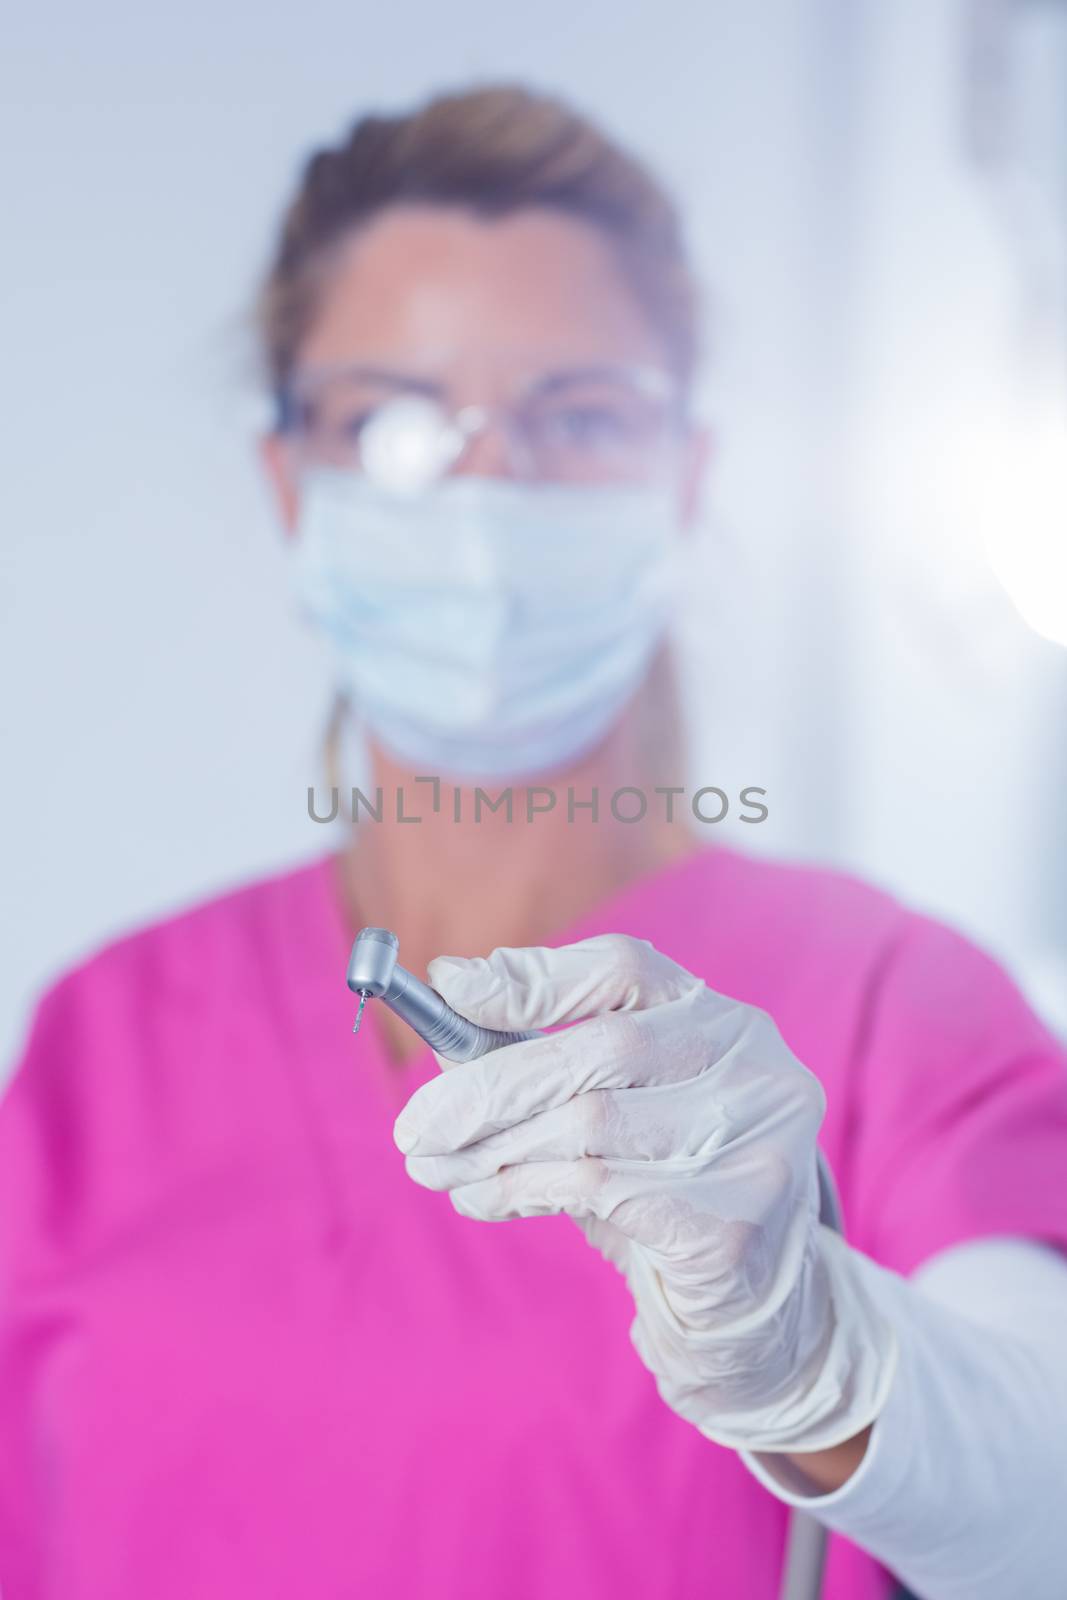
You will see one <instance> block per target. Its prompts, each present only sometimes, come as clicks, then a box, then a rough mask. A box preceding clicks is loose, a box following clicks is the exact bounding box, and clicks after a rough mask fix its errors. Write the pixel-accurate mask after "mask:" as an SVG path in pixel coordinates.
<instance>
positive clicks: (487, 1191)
mask: <svg viewBox="0 0 1067 1600" xmlns="http://www.w3.org/2000/svg"><path fill="white" fill-rule="evenodd" d="M428 972H429V979H430V982H431V983H432V984H433V985H434V987H435V988H436V989H438V990H439V992H440V993H441V994H442V995H444V997H445V999H446V1000H447V1001H448V1002H449V1004H450V1005H452V1006H453V1007H454V1008H455V1009H456V1010H457V1011H459V1012H461V1013H462V1015H464V1016H466V1017H470V1018H471V1019H472V1020H473V1021H475V1022H479V1023H482V1024H483V1025H484V1026H487V1027H491V1028H539V1027H550V1026H552V1025H553V1024H555V1023H561V1022H576V1023H577V1025H576V1026H575V1027H573V1028H567V1029H564V1030H561V1031H559V1032H557V1033H554V1034H549V1035H548V1036H546V1037H545V1038H544V1039H535V1040H528V1041H524V1042H522V1043H520V1044H514V1045H509V1046H506V1047H504V1048H503V1049H500V1050H497V1051H495V1052H493V1053H492V1054H490V1055H487V1056H483V1057H481V1059H479V1060H476V1061H472V1062H469V1063H466V1064H463V1065H457V1064H456V1063H453V1062H449V1061H446V1060H445V1059H444V1058H443V1057H441V1056H438V1057H437V1060H438V1062H439V1064H440V1065H441V1067H442V1068H444V1069H446V1070H445V1071H444V1073H443V1075H442V1076H441V1077H439V1078H434V1079H431V1080H430V1081H429V1082H427V1083H425V1084H423V1085H422V1086H421V1087H420V1088H419V1089H418V1090H417V1091H416V1092H415V1094H413V1095H412V1097H411V1099H410V1100H409V1101H408V1103H407V1105H406V1106H405V1107H404V1109H403V1111H402V1112H401V1113H400V1116H399V1117H398V1118H397V1121H396V1127H395V1138H396V1142H397V1144H398V1145H399V1147H400V1149H401V1150H403V1151H404V1152H405V1153H406V1156H407V1161H406V1165H407V1170H408V1172H409V1174H410V1175H411V1177H412V1178H414V1179H415V1180H416V1182H418V1183H421V1184H424V1185H426V1187H427V1188H430V1189H447V1190H450V1191H451V1198H452V1203H453V1205H454V1206H455V1208H456V1210H457V1211H459V1212H461V1213H462V1214H463V1215H464V1216H469V1217H476V1218H479V1219H482V1220H485V1221H493V1220H497V1219H502V1218H507V1217H526V1216H538V1215H544V1214H546V1213H550V1212H559V1211H566V1212H568V1213H569V1214H570V1215H571V1216H572V1217H573V1218H574V1219H575V1220H576V1222H577V1223H578V1225H579V1226H580V1227H581V1228H582V1230H583V1231H584V1233H585V1234H586V1237H587V1238H588V1239H589V1240H590V1242H591V1243H592V1244H594V1245H595V1246H596V1247H597V1248H598V1249H599V1250H600V1251H601V1252H602V1253H603V1254H604V1255H605V1256H607V1257H608V1259H609V1260H610V1261H612V1262H613V1263H614V1264H615V1266H616V1267H618V1268H619V1269H620V1270H621V1271H622V1272H623V1273H624V1275H625V1277H626V1280H627V1283H628V1285H629V1288H630V1292H631V1294H632V1295H633V1299H634V1304H635V1306H636V1310H637V1315H636V1318H635V1320H634V1323H633V1325H632V1328H631V1338H632V1340H633V1343H634V1345H635V1347H636V1349H637V1351H638V1353H639V1355H640V1356H641V1358H642V1360H643V1361H644V1362H645V1364H646V1366H647V1367H649V1369H650V1370H651V1371H652V1373H653V1375H654V1376H655V1378H656V1380H657V1385H658V1388H659V1392H660V1394H661V1395H662V1397H663V1399H664V1400H665V1401H666V1403H667V1404H668V1405H669V1406H671V1407H672V1408H673V1409H674V1410H675V1411H677V1412H678V1413H679V1414H680V1415H682V1416H683V1417H686V1418H687V1419H688V1420H689V1421H691V1422H693V1423H694V1424H696V1426H697V1427H699V1428H700V1429H701V1431H702V1432H703V1433H705V1434H706V1435H707V1436H708V1437H709V1438H712V1439H715V1440H716V1441H718V1442H719V1443H721V1444H725V1445H730V1446H732V1447H734V1448H739V1449H742V1448H743V1449H750V1450H764V1451H772V1450H804V1451H807V1450H820V1449H824V1448H828V1447H829V1446H831V1445H834V1444H838V1443H841V1442H842V1441H843V1440H845V1439H847V1438H851V1437H852V1436H853V1435H854V1434H856V1433H858V1432H860V1431H861V1430H862V1429H863V1428H864V1427H866V1426H867V1424H868V1423H870V1422H871V1421H872V1420H873V1419H874V1417H875V1416H876V1415H877V1413H878V1411H879V1410H880V1409H881V1406H882V1404H883V1403H884V1400H885V1397H886V1393H887V1390H888V1386H889V1381H890V1377H891V1373H892V1367H893V1359H894V1353H895V1350H894V1341H893V1335H892V1330H891V1329H890V1328H889V1327H888V1325H887V1324H886V1323H885V1321H884V1319H883V1317H882V1316H881V1314H880V1312H879V1311H878V1310H877V1308H876V1306H875V1304H874V1303H873V1301H872V1299H871V1297H870V1296H869V1295H868V1293H867V1292H866V1289H865V1285H864V1280H863V1271H862V1266H861V1262H862V1258H860V1257H857V1256H856V1255H855V1254H854V1252H852V1251H851V1250H850V1249H849V1247H848V1246H847V1245H845V1244H844V1243H843V1241H842V1240H840V1239H839V1238H838V1237H837V1236H836V1235H834V1234H832V1233H831V1232H829V1231H828V1230H827V1229H825V1228H823V1227H821V1226H820V1225H819V1222H818V1187H817V1170H816V1158H815V1148H816V1147H815V1138H816V1133H817V1131H818V1128H819V1124H820V1122H821V1121H822V1116H823V1111H824V1105H825V1100H824V1095H823V1091H822V1087H821V1085H820V1084H819V1083H818V1081H817V1080H816V1079H815V1078H814V1077H813V1076H812V1074H811V1073H810V1072H808V1071H807V1069H806V1068H805V1067H803V1066H801V1064H800V1063H799V1062H798V1061H797V1060H796V1058H795V1057H794V1056H793V1055H792V1054H791V1052H790V1051H789V1049H788V1048H787V1047H786V1045H785V1044H784V1042H783V1040H782V1038H781V1036H780V1035H779V1033H778V1030H777V1028H776V1027H775V1025H774V1023H773V1022H772V1021H771V1019H770V1017H769V1016H767V1015H766V1013H765V1012H762V1011H758V1010H756V1009H754V1008H753V1007H752V1006H747V1005H742V1004H740V1003H739V1002H737V1001H734V1000H730V999H727V998H726V997H725V996H723V995H720V994H716V993H715V992H714V991H713V990H711V989H709V988H708V987H707V985H706V984H704V983H703V982H702V981H701V980H700V979H698V978H695V977H693V975H692V974H691V973H689V972H686V971H685V970H684V969H683V968H682V967H679V966H677V965H676V964H675V963H674V962H673V961H670V960H668V959H667V957H666V956H663V955H661V954H660V953H659V952H658V951H656V950H655V949H653V947H652V946H651V945H650V944H649V943H648V942H647V941H645V940H639V939H631V938H627V937H625V936H623V935H619V934H609V935H602V936H598V937H596V938H592V939H584V940H582V941H581V942H580V943H577V944H572V945H567V946H565V947H563V948H562V949H558V950H552V949H538V948H535V949H498V950H494V951H493V953H492V955H491V956H490V957H489V958H488V960H484V959H481V958H478V959H475V960H458V959H456V958H454V957H450V956H442V957H440V958H439V959H438V960H436V961H433V962H431V963H430V966H429V969H428ZM583 1018H584V1019H589V1020H584V1021H579V1020H578V1019H583Z"/></svg>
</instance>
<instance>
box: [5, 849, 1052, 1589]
mask: <svg viewBox="0 0 1067 1600" xmlns="http://www.w3.org/2000/svg"><path fill="white" fill-rule="evenodd" d="M605 930H615V931H619V932H625V933H631V934H636V935H639V936H641V937H644V938H648V939H650V940H651V941H652V942H653V944H655V945H656V946H657V947H658V948H659V949H661V950H663V951H665V952H666V953H667V954H668V955H670V956H672V957H673V958H674V959H675V960H677V961H679V962H681V963H682V964H683V965H684V966H686V967H687V968H689V969H690V970H691V971H693V972H696V973H699V974H700V975H701V976H702V977H704V978H705V979H706V980H707V981H708V982H709V983H710V984H711V985H713V986H714V987H715V988H717V989H719V990H723V991H725V992H727V993H728V994H731V995H735V996H737V997H738V998H739V999H742V1000H746V1001H750V1002H753V1003H754V1004H756V1005H759V1006H762V1007H765V1008H766V1009H767V1010H768V1011H770V1012H771V1013H772V1015H773V1016H774V1017H775V1019H776V1020H777V1022H778V1025H779V1027H780V1029H781V1031H782V1033H783V1034H784V1036H785V1038H786V1040H787V1041H788V1042H789V1044H790V1045H791V1046H792V1048H793V1050H794V1051H795V1052H796V1054H797V1055H798V1056H799V1057H800V1058H801V1059H802V1060H803V1061H804V1062H805V1063H806V1064H807V1065H808V1066H809V1067H810V1068H811V1069H812V1070H813V1071H814V1072H816V1073H817V1074H818V1075H819V1077H820V1078H821V1079H822V1080H823V1082H824V1084H825V1085H826V1089H827V1092H828V1096H829V1111H828V1115H827V1119H826V1123H825V1127H824V1131H823V1135H822V1139H823V1144H824V1147H825V1150H826V1152H827V1154H828V1156H829V1158H830V1161H831V1162H832V1164H833V1167H834V1169H835V1171H836V1173H837V1177H838V1181H839V1185H840V1188H841V1192H842V1198H843V1201H844V1207H845V1214H846V1217H847V1219H848V1229H849V1234H850V1237H851V1239H852V1241H853V1242H854V1244H855V1245H856V1246H857V1247H858V1248H859V1249H861V1250H864V1251H866V1252H868V1253H869V1254H870V1255H872V1256H873V1257H875V1258H876V1259H877V1260H879V1261H881V1262H883V1263H886V1264H887V1265H889V1266H890V1267H893V1268H897V1269H899V1270H900V1271H902V1272H908V1271H909V1270H911V1269H912V1268H913V1267H915V1266H916V1265H917V1263H919V1262H920V1261H922V1260H923V1258H924V1257H926V1256H929V1255H930V1254H932V1253H933V1252H934V1251H937V1250H942V1249H944V1248H945V1247H946V1246H948V1245H952V1244H955V1243H957V1242H958V1241H961V1240H964V1239H968V1238H972V1237H974V1236H977V1235H983V1234H996V1233H1009V1234H1020V1235H1029V1236H1033V1237H1036V1238H1044V1239H1049V1240H1053V1241H1056V1242H1058V1243H1060V1244H1061V1245H1064V1246H1065V1247H1067V1182H1065V1173H1067V1067H1065V1059H1064V1056H1063V1054H1062V1053H1061V1051H1060V1050H1059V1048H1058V1047H1057V1046H1056V1044H1055V1043H1054V1042H1053V1040H1052V1039H1051V1038H1050V1036H1049V1035H1048V1034H1047V1033H1046V1032H1045V1031H1044V1030H1043V1029H1042V1027H1041V1026H1040V1025H1039V1024H1038V1022H1037V1021H1036V1020H1035V1019H1034V1017H1033V1015H1032V1014H1031V1013H1030V1012H1029V1010H1028V1009H1027V1007H1026V1006H1025V1004H1024V1003H1023V1001H1022V1000H1021V998H1020V997H1019V994H1018V993H1017V991H1016V990H1015V988H1014V987H1013V986H1012V984H1011V983H1010V982H1009V980H1008V979H1007V978H1006V977H1005V976H1004V974H1003V972H1002V971H1000V970H999V968H998V967H997V966H996V965H995V964H994V963H993V962H991V961H990V960H988V959H987V958H986V957H985V956H984V955H982V954H980V953H979V952H978V951H976V950H975V949H974V948H973V947H972V946H970V945H968V944H967V943H966V942H964V941H963V940H962V939H960V938H959V937H958V936H957V935H956V934H954V933H952V932H949V931H948V930H947V929H945V928H943V927H941V926H938V925H936V924H934V923H932V922H930V921H928V920H925V919H924V918H921V917H918V916H915V915H912V914H909V913H908V912H907V911H905V910H903V909H901V908H900V907H899V906H898V905H897V904H896V903H895V902H894V901H892V900H891V899H889V898H887V897H886V896H884V895H882V894H880V893H878V892H876V891H875V890H872V889H870V888H868V887H865V886H863V885H862V884H860V883H857V882H855V881H854V880H852V879H850V878H847V877H844V876H840V875H836V874H831V873H828V872H823V871H815V870H806V869H799V868H793V867H785V866H780V865H769V864H766V863H762V862H759V861H756V860H750V859H747V858H746V857H744V856H742V855H739V854H736V853H734V852H731V851H726V850H720V849H715V850H712V851H707V852H701V854H699V855H698V856H695V857H692V858H690V859H689V860H687V861H684V862H679V863H676V864H674V865H673V866H671V867H669V868H667V869H666V870H664V871H662V872H661V873H659V874H658V875H656V876H654V877H652V878H650V879H646V880H644V881H642V882H640V883H637V884H634V885H631V886H630V887H628V888H627V889H625V890H623V891H621V892H620V893H618V894H616V895H614V896H613V897H612V898H611V899H610V900H609V901H608V903H606V904H604V905H602V906H600V907H599V908H598V909H597V910H596V911H595V912H594V913H593V914H591V915H588V916H586V917H584V918H583V919H582V921H581V923H580V924H576V925H574V926H572V927H571V928H568V929H566V930H561V931H560V933H559V935H558V937H557V938H555V939H554V940H553V941H552V942H553V943H555V944H560V943H566V942H568V941H569V940H570V939H571V938H577V937H581V936H584V935H587V934H591V933H595V932H599V931H605ZM400 931H401V933H402V932H403V930H400ZM351 934H352V930H351V929H350V928H349V927H347V926H346V924H345V921H344V918H343V916H342V913H341V910H340V902H339V900H338V899H337V898H336V893H335V876H334V866H333V863H332V862H331V861H330V860H329V859H328V858H327V859H325V860H323V861H320V862H316V863H315V864H313V865H311V866H302V867H300V868H298V869H297V870H295V871H289V872H286V873H283V874H281V875H279V876H276V877H273V878H270V879H268V880H267V881H264V882H259V883H255V884H253V885H251V886H250V887H246V888H242V889H239V890H237V891H236V892H234V893H230V894H227V895H224V896H223V897H221V898H219V899H216V900H213V901H212V902H211V903H209V904H206V905H202V906H199V907H197V908H196V909H194V910H191V911H188V912H186V913H184V914H182V915H180V916H177V917H174V918H173V919H171V920H168V921H166V922H164V923H161V924H159V925H157V926H154V927H150V928H148V929H146V930H144V931H139V932H136V933H134V934H132V935H131V936H128V937H126V938H123V939H121V940H119V941H118V942H116V943H113V944H111V945H110V946H109V947H108V948H106V949H104V950H103V951H101V952H100V953H98V954H96V955H95V956H93V957H92V958H91V959H90V960H87V961H86V962H84V963H83V964H81V965H80V966H79V967H78V968H77V969H76V970H74V971H71V972H69V973H68V974H67V975H66V976H65V977H63V978H62V979H61V981H59V982H58V983H57V984H56V985H55V986H54V987H53V988H52V989H51V990H50V991H49V992H48V993H47V994H46V996H45V997H44V999H43V1001H42V1003H41V1004H40V1007H39V1009H38V1011H37V1014H36V1017H35V1020H34V1025H33V1029H32V1034H31V1038H30V1041H29V1046H28V1050H27V1053H26V1055H25V1058H24V1060H23V1061H22V1064H21V1067H20V1069H19V1071H18V1074H17V1076H16V1078H15V1080H14V1082H13V1084H12V1086H11V1087H10V1089H9V1091H8V1093H7V1096H6V1100H5V1101H4V1103H3V1106H2V1108H0V1585H2V1589H3V1595H4V1600H244V1597H248V1600H253V1597H254V1600H275V1597H276V1600H282V1597H285V1600H296V1597H299V1600H342V1597H344V1600H357V1597H358V1600H367V1597H371V1596H374V1597H376V1600H383V1597H394V1596H395V1597H403V1600H415V1597H419V1600H427V1597H431V1596H433V1597H439V1600H548V1597H552V1600H556V1597H558V1596H565V1597H572V1596H573V1597H579V1596H581V1597H582V1600H600V1597H603V1600H623V1597H632V1600H715V1597H721V1600H772V1597H773V1596H774V1595H775V1592H776V1587H777V1583H778V1578H779V1565H780V1561H781V1556H782V1546H783V1536H784V1532H785V1526H786V1512H785V1510H784V1509H783V1507H782V1506H781V1505H779V1504H778V1502H777V1501H775V1500H774V1499H773V1498H772V1496H771V1495H770V1494H768V1493H767V1492H766V1491H765V1490H764V1489H763V1488H762V1487H761V1486H760V1485H759V1484H758V1483H757V1482H756V1481H755V1480H754V1479H753V1478H752V1477H751V1476H750V1475H749V1473H748V1472H747V1470H746V1468H745V1466H744V1464H743V1463H742V1462H741V1461H740V1460H739V1459H738V1458H737V1457H736V1456H735V1455H733V1454H732V1453H731V1452H730V1451H728V1450H725V1449H722V1448H720V1447H718V1446H716V1445H714V1444H711V1443H709V1442H708V1441H707V1440H706V1439H704V1438H702V1437H701V1436H700V1435H699V1434H698V1433H697V1432H696V1430H695V1429H693V1428H692V1427H690V1426H689V1425H688V1424H687V1423H685V1422H683V1421H682V1420H681V1419H680V1418H679V1417H676V1416H675V1415H673V1414H672V1412H670V1411H669V1410H668V1409H667V1407H666V1406H665V1405H664V1404H663V1403H662V1402H661V1401H660V1399H659V1397H658V1395H657V1393H656V1388H655V1384H654V1381H653V1379H652V1377H651V1376H650V1375H649V1373H648V1372H646V1370H645V1369H644V1367H643V1366H642V1365H641V1364H640V1362H639V1360H638V1358H637V1356H636V1354H635V1352H634V1350H633V1348H632V1346H631V1344H630V1340H629V1334H628V1329H629V1325H630V1322H631V1319H632V1314H633V1313H632V1307H631V1303H630V1301H629V1298H628V1295H627V1291H626V1288H625V1286H624V1283H623V1281H622V1279H621V1278H620V1277H619V1275H618V1274H617V1273H616V1272H615V1271H614V1269H613V1268H612V1267H611V1266H610V1265H609V1264H608V1263H607V1262H606V1261H604V1260H603V1259H602V1258H601V1257H600V1256H598V1255H597V1254H596V1253H595V1251H593V1250H592V1249H591V1248H590V1246H589V1245H588V1244H587V1243H586V1241H585V1239H584V1238H583V1237H582V1235H581V1234H580V1232H579V1230H578V1229H577V1227H575V1225H574V1224H573V1222H572V1221H571V1220H570V1219H569V1218H568V1217H565V1216H561V1217H545V1218H535V1219H522V1220H516V1221H511V1222H504V1223H496V1224H484V1223H478V1222H473V1221H471V1220H469V1219H467V1218H464V1217H461V1216H459V1215H458V1214H457V1213H456V1212H455V1211H453V1209H452V1206H451V1203H450V1201H449V1199H448V1196H447V1195H444V1194H433V1193H430V1192H428V1191H426V1190H424V1189H421V1188H418V1187H417V1186H416V1185H415V1184H414V1183H412V1182H411V1181H410V1179H409V1178H408V1177H407V1175H406V1173H405V1171H404V1166H403V1159H402V1157H401V1155H400V1153H399V1151H398V1150H397V1149H396V1148H395V1146H394V1144H393V1141H392V1137H391V1128H392V1123H393V1119H394V1117H395V1115H396V1113H397V1112H398V1111H399V1109H400V1107H401V1106H402V1105H403V1104H404V1102H405V1101H406V1099H407V1097H408V1096H409V1095H410V1093H411V1092H412V1091H413V1090H414V1089H415V1087H416V1086H417V1085H418V1084H419V1083H421V1082H423V1081H424V1080H425V1079H426V1078H427V1077H429V1076H430V1075H431V1074H433V1073H434V1072H436V1070H437V1068H436V1065H435V1063H434V1060H433V1057H432V1055H431V1054H430V1053H429V1052H428V1051H426V1052H424V1053H423V1054H422V1055H421V1056H420V1057H419V1058H418V1060H417V1061H415V1062H413V1063H411V1064H410V1065H409V1066H408V1067H406V1068H397V1067H394V1066H391V1065H390V1063H389V1062H388V1061H387V1059H386V1058H385V1057H384V1055H383V1051H382V1042H381V1035H380V1034H379V1032H378V1029H377V1027H376V1015H375V1008H374V1007H373V1006H369V1007H368V1008H367V1015H366V1018H365V1022H364V1026H363V1030H362V1032H361V1033H360V1035H359V1036H358V1038H355V1039H354V1038H353V1037H352V1033H351V1027H352V1019H353V1000H352V997H351V996H350V995H349V993H348V991H347V990H346V988H345V983H344V972H345V965H346V962H347V958H348V951H349V944H350V939H351ZM891 1587H892V1585H891V1583H890V1582H889V1580H888V1579H887V1577H886V1576H885V1574H883V1573H881V1572H880V1571H879V1569H878V1568H877V1567H876V1566H875V1564H874V1563H873V1562H872V1561H870V1560H869V1559H868V1558H867V1557H866V1556H865V1555H864V1554H863V1553H862V1552H860V1551H858V1550H856V1549H855V1548H853V1547H850V1546H848V1545H847V1544H845V1543H844V1542H843V1541H836V1542H835V1545H834V1548H833V1550H832V1553H831V1558H830V1565H829V1574H828V1582H827V1591H826V1592H827V1594H828V1595H829V1596H831V1597H835V1600H868V1597H875V1596H881V1595H884V1594H886V1593H887V1592H888V1591H889V1590H890V1589H891Z"/></svg>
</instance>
